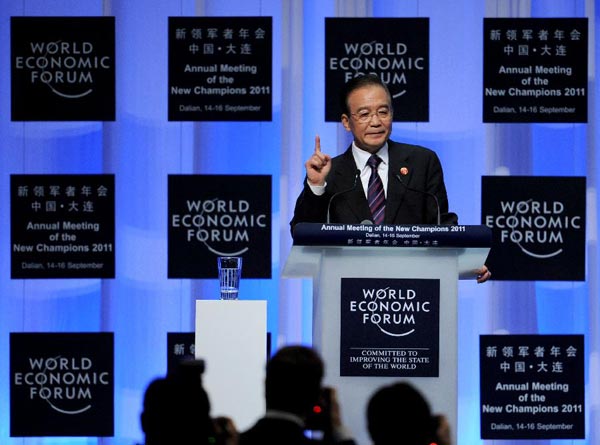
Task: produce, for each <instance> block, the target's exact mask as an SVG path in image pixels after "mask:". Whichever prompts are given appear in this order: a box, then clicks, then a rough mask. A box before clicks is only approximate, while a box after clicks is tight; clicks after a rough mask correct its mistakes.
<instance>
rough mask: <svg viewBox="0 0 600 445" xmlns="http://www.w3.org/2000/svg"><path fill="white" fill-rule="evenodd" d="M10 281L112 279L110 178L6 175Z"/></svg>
mask: <svg viewBox="0 0 600 445" xmlns="http://www.w3.org/2000/svg"><path fill="white" fill-rule="evenodd" d="M10 190H11V191H10V194H11V278H114V277H115V177H114V175H11V177H10Z"/></svg>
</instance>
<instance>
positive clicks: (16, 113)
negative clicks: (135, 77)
mask: <svg viewBox="0 0 600 445" xmlns="http://www.w3.org/2000/svg"><path fill="white" fill-rule="evenodd" d="M10 23H11V59H12V60H11V65H12V67H11V68H12V70H11V73H12V78H11V79H12V97H11V104H12V120H14V121H114V120H115V18H114V17H11V22H10Z"/></svg>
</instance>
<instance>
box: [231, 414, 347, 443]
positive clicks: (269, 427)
mask: <svg viewBox="0 0 600 445" xmlns="http://www.w3.org/2000/svg"><path fill="white" fill-rule="evenodd" d="M329 444H330V443H327V442H323V441H319V440H313V439H309V438H307V437H306V436H305V435H304V431H303V430H302V428H301V427H300V425H298V424H297V423H294V422H292V421H290V420H286V419H275V418H268V417H263V418H262V419H260V420H259V421H258V422H256V423H255V424H254V426H252V428H250V429H249V430H247V431H244V432H243V433H241V434H240V439H239V445H329ZM337 444H338V445H356V444H355V443H354V441H352V440H347V441H343V442H337Z"/></svg>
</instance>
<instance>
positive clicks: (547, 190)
mask: <svg viewBox="0 0 600 445" xmlns="http://www.w3.org/2000/svg"><path fill="white" fill-rule="evenodd" d="M585 187H586V186H585V177H559V176H484V177H482V180H481V191H482V193H481V195H482V206H481V209H482V224H485V225H486V226H488V227H490V228H491V229H492V246H491V249H490V254H489V257H488V260H487V265H488V266H489V267H490V270H492V272H493V274H494V279H495V280H547V281H548V280H556V281H583V280H584V279H585V225H586V224H585V212H586V190H585Z"/></svg>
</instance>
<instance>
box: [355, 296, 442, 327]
mask: <svg viewBox="0 0 600 445" xmlns="http://www.w3.org/2000/svg"><path fill="white" fill-rule="evenodd" d="M361 293H362V298H361V299H355V300H351V301H350V308H349V310H350V312H356V313H359V314H360V315H361V319H362V324H364V325H367V324H371V325H374V326H376V327H377V328H378V329H379V330H380V331H381V332H383V333H384V334H385V335H389V336H390V337H404V336H407V335H411V334H412V333H413V332H415V329H416V328H417V325H418V321H419V316H420V315H423V314H428V313H429V312H430V310H431V302H430V301H429V300H428V299H426V298H422V297H421V298H419V297H418V296H417V291H416V290H415V289H399V288H391V287H384V288H362V289H361Z"/></svg>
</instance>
